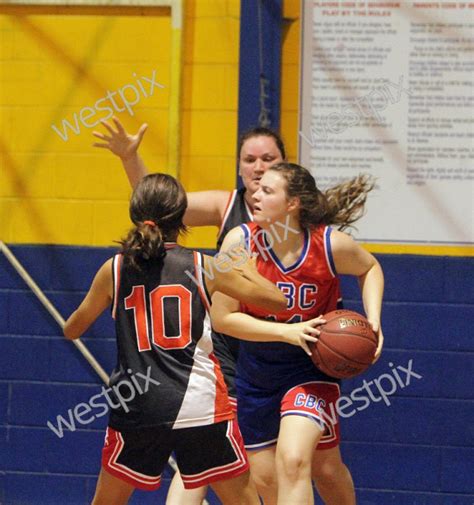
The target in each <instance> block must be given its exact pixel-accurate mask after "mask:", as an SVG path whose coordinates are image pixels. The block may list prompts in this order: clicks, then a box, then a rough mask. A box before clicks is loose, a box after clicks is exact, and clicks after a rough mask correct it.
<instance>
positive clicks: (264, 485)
mask: <svg viewBox="0 0 474 505" xmlns="http://www.w3.org/2000/svg"><path fill="white" fill-rule="evenodd" d="M252 480H253V482H254V483H255V485H256V486H257V489H258V491H259V494H262V493H264V492H267V491H269V490H271V489H276V488H277V479H276V475H275V474H274V473H271V472H262V473H258V474H254V473H252Z"/></svg>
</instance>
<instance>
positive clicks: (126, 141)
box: [92, 117, 148, 161]
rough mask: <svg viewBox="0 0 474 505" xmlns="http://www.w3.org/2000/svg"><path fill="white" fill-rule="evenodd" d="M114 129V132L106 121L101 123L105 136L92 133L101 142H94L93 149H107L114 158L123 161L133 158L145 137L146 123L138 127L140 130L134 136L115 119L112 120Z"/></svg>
mask: <svg viewBox="0 0 474 505" xmlns="http://www.w3.org/2000/svg"><path fill="white" fill-rule="evenodd" d="M112 120H113V122H114V124H115V127H116V128H117V129H116V130H114V129H113V128H112V126H111V125H110V124H109V123H107V122H106V121H101V123H102V125H103V126H104V128H105V129H106V130H107V132H108V133H107V134H104V133H101V132H97V131H93V132H92V135H94V137H97V138H98V139H100V140H102V141H103V142H96V143H94V144H93V146H94V147H100V148H103V149H108V150H109V151H111V152H112V153H114V154H115V155H116V156H118V157H119V158H121V159H122V161H125V160H127V159H129V158H131V157H133V156H136V154H137V150H138V147H139V146H140V143H141V141H142V139H143V135H145V131H146V129H147V128H148V125H147V124H146V123H143V124H142V125H141V126H140V129H139V130H138V132H137V133H136V134H135V135H130V134H129V133H127V132H126V131H125V128H124V127H123V125H122V123H121V122H120V121H119V120H118V119H117V118H116V117H113V118H112Z"/></svg>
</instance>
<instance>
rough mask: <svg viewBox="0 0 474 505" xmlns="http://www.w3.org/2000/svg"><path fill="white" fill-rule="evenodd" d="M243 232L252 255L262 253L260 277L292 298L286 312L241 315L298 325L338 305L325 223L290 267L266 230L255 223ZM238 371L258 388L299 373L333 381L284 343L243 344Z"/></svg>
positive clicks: (250, 309) (309, 234) (253, 310)
mask: <svg viewBox="0 0 474 505" xmlns="http://www.w3.org/2000/svg"><path fill="white" fill-rule="evenodd" d="M241 228H242V229H243V231H244V235H245V240H246V242H247V245H248V247H249V249H250V252H251V253H255V254H256V255H257V269H258V271H259V273H260V274H261V275H262V276H263V277H265V278H266V279H269V280H270V281H272V282H274V283H275V284H276V285H277V287H278V288H279V289H280V290H281V291H282V292H283V293H284V295H285V297H286V298H287V300H288V306H287V308H286V309H285V310H283V311H281V312H279V313H277V314H268V312H267V311H265V310H262V309H260V308H258V307H255V306H251V305H245V304H241V310H242V312H245V313H247V314H250V315H252V316H254V317H258V318H261V319H267V320H273V321H278V322H288V323H298V322H301V321H307V320H309V319H312V318H315V317H318V316H320V315H322V314H325V313H327V312H329V311H331V310H335V309H336V308H337V307H338V301H339V300H340V289H339V279H338V277H337V275H336V270H335V266H334V261H333V258H332V252H331V242H330V235H331V227H329V226H325V225H321V226H319V227H317V228H315V229H314V230H308V229H306V230H303V232H302V233H303V234H304V243H303V248H302V251H301V254H300V257H299V258H298V260H297V261H296V262H295V263H294V264H293V265H290V266H288V267H285V266H284V265H282V263H281V262H280V260H279V259H278V257H277V255H276V254H275V252H274V251H273V249H272V248H271V247H270V242H269V239H268V238H267V236H266V232H265V231H264V230H263V229H262V228H260V227H259V226H258V225H257V224H256V223H248V224H244V225H241ZM280 240H281V238H280ZM238 373H239V374H240V375H241V376H242V378H243V379H244V380H246V381H248V382H250V383H252V384H255V385H259V384H261V385H265V384H266V385H269V382H272V383H273V385H274V386H275V385H276V384H275V381H277V382H278V380H279V378H281V380H282V381H285V380H286V378H288V377H289V376H292V375H295V374H297V375H298V376H307V377H308V379H309V378H314V374H315V373H316V374H317V375H318V377H319V378H321V379H323V378H324V379H326V380H330V381H334V379H331V378H328V377H327V376H326V375H324V374H323V373H322V372H320V371H319V370H317V369H316V368H315V366H314V364H313V363H312V361H311V359H310V358H309V357H308V355H307V354H306V353H305V352H304V351H303V350H302V349H301V348H300V347H297V346H292V345H290V344H285V343H280V342H248V341H241V345H240V354H239V366H238ZM308 374H309V375H308Z"/></svg>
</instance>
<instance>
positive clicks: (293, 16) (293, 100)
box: [281, 0, 300, 162]
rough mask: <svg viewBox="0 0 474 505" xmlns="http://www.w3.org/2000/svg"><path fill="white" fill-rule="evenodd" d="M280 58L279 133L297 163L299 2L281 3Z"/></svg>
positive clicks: (290, 155)
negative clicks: (282, 25)
mask: <svg viewBox="0 0 474 505" xmlns="http://www.w3.org/2000/svg"><path fill="white" fill-rule="evenodd" d="M283 17H284V18H286V19H287V22H286V23H285V27H284V30H283V38H282V39H283V41H282V58H281V68H282V70H281V72H282V75H281V134H282V136H283V139H284V140H285V145H286V150H287V153H286V154H287V157H288V159H289V160H290V161H292V162H297V161H298V107H299V103H298V100H299V60H300V0H284V2H283Z"/></svg>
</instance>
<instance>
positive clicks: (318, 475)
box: [312, 446, 356, 505]
mask: <svg viewBox="0 0 474 505" xmlns="http://www.w3.org/2000/svg"><path fill="white" fill-rule="evenodd" d="M312 475H313V479H314V483H315V485H316V488H317V490H318V493H319V495H320V496H321V498H322V500H323V501H324V503H325V505H355V503H356V498H355V490H354V483H353V481H352V476H351V473H350V471H349V469H348V468H347V466H346V465H345V464H344V462H343V461H342V458H341V452H340V450H339V446H337V447H333V448H331V449H324V450H320V449H317V450H316V452H315V455H314V458H313V467H312Z"/></svg>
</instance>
